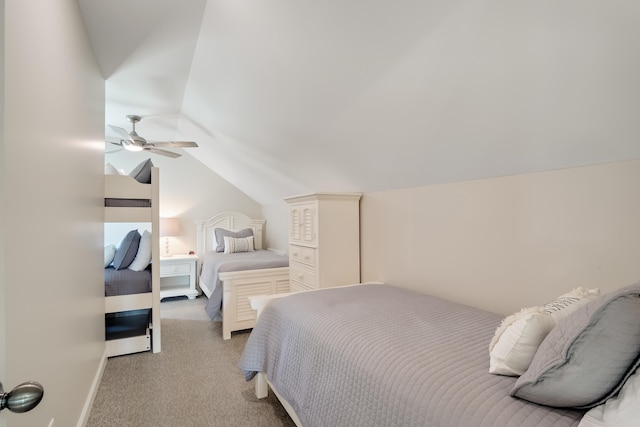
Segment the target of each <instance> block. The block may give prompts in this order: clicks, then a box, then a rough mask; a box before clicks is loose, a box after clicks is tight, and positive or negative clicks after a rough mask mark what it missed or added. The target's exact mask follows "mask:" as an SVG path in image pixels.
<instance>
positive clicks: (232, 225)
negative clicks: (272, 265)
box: [196, 212, 265, 257]
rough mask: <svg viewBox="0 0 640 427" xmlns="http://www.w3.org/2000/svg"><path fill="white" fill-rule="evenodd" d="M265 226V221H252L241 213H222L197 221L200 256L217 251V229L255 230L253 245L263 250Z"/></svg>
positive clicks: (197, 240) (197, 242) (197, 241)
mask: <svg viewBox="0 0 640 427" xmlns="http://www.w3.org/2000/svg"><path fill="white" fill-rule="evenodd" d="M264 224H265V220H264V219H251V218H249V217H248V216H246V215H245V214H243V213H240V212H222V213H219V214H217V215H214V216H212V217H211V218H209V219H208V220H206V221H196V245H197V247H198V256H200V257H202V256H203V255H204V254H205V253H207V252H208V251H213V250H215V248H216V246H217V243H216V236H215V234H214V232H213V231H214V230H215V229H216V228H224V229H226V230H231V231H239V230H242V229H245V228H251V229H253V243H254V245H255V247H256V249H262V240H263V237H264V235H263V234H264Z"/></svg>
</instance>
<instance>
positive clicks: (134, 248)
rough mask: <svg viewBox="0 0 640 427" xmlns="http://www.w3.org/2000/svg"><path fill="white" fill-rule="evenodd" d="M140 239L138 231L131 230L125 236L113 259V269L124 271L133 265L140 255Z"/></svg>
mask: <svg viewBox="0 0 640 427" xmlns="http://www.w3.org/2000/svg"><path fill="white" fill-rule="evenodd" d="M140 237H141V236H140V233H138V230H131V231H130V232H128V233H127V235H126V236H124V239H122V242H121V243H120V246H119V247H118V249H117V250H116V255H115V257H114V258H113V268H115V269H116V270H123V269H125V268H127V267H129V265H131V263H132V262H133V260H134V259H135V257H136V254H137V253H138V246H139V245H140Z"/></svg>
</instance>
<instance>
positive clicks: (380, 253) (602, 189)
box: [361, 160, 640, 314]
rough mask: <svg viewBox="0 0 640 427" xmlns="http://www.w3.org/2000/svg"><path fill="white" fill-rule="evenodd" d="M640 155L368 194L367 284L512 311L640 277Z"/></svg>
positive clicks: (364, 218) (364, 225)
mask: <svg viewBox="0 0 640 427" xmlns="http://www.w3.org/2000/svg"><path fill="white" fill-rule="evenodd" d="M638 183H640V160H629V161H624V162H615V163H608V164H602V165H595V166H585V167H579V168H571V169H562V170H556V171H550V172H543V173H532V174H525V175H516V176H507V177H502V178H494V179H486V180H477V181H467V182H460V183H453V184H442V185H432V186H426V187H419V188H411V189H405V190H394V191H385V192H375V193H366V194H365V195H364V197H363V199H362V202H361V230H362V234H361V242H362V248H361V254H362V259H361V263H362V280H382V281H385V282H387V283H391V284H396V285H399V286H402V287H407V288H412V289H416V290H420V291H424V292H427V293H431V294H434V295H438V296H441V297H445V298H449V299H453V300H455V301H459V302H462V303H466V304H470V305H473V306H477V307H480V308H484V309H488V310H491V311H495V312H498V313H502V314H506V313H510V312H514V311H516V310H518V309H519V308H521V307H526V306H530V305H536V304H540V303H544V302H547V301H548V300H550V299H553V298H555V297H556V296H558V295H559V294H561V293H564V292H565V291H568V290H571V289H572V288H574V287H578V286H587V287H600V288H601V289H602V290H603V291H610V290H613V289H615V288H618V287H620V286H624V285H627V284H631V283H634V282H636V281H638V280H640V262H638V260H639V259H640V221H638V218H640V187H639V184H638Z"/></svg>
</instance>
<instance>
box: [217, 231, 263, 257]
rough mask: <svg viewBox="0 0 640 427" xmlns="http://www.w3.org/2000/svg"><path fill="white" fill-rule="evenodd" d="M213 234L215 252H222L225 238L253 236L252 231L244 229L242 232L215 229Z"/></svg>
mask: <svg viewBox="0 0 640 427" xmlns="http://www.w3.org/2000/svg"><path fill="white" fill-rule="evenodd" d="M213 233H214V234H215V236H216V243H217V244H218V246H217V247H216V252H224V237H225V236H227V237H235V238H239V237H249V236H253V229H251V228H245V229H244V230H240V231H231V230H225V229H224V228H216V229H215V230H213Z"/></svg>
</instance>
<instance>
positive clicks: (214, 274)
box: [200, 250, 289, 320]
mask: <svg viewBox="0 0 640 427" xmlns="http://www.w3.org/2000/svg"><path fill="white" fill-rule="evenodd" d="M288 266H289V258H288V257H286V256H283V255H278V254H277V253H275V252H273V251H268V250H257V251H250V252H236V253H223V252H215V251H210V252H207V253H206V254H205V256H204V258H203V260H202V273H201V275H200V281H201V282H203V283H205V284H206V285H207V287H209V288H210V289H213V292H212V293H211V297H209V301H207V304H206V305H205V310H206V312H207V314H208V315H209V317H211V319H212V320H222V316H221V314H220V308H221V306H222V282H221V281H220V280H219V279H218V273H223V272H228V271H245V270H260V269H264V268H279V267H288ZM212 284H213V286H212Z"/></svg>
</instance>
